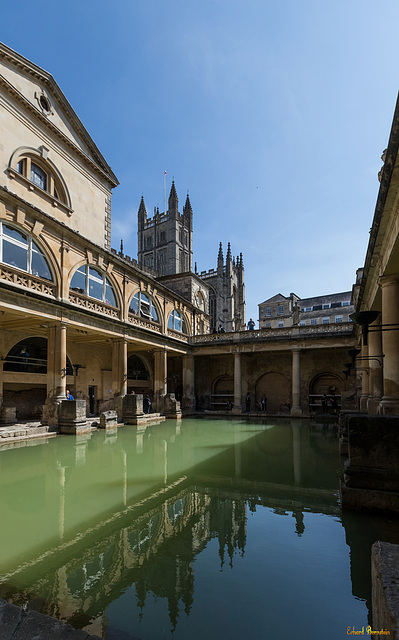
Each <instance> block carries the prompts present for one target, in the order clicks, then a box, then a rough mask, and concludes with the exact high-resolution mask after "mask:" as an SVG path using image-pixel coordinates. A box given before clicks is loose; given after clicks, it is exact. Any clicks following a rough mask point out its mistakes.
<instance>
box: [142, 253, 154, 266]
mask: <svg viewBox="0 0 399 640" xmlns="http://www.w3.org/2000/svg"><path fill="white" fill-rule="evenodd" d="M153 264H154V256H153V255H152V253H150V254H148V255H146V256H144V265H145V266H146V267H152V266H153Z"/></svg>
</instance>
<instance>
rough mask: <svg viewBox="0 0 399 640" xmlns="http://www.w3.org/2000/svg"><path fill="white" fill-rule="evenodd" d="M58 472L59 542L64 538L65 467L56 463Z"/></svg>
mask: <svg viewBox="0 0 399 640" xmlns="http://www.w3.org/2000/svg"><path fill="white" fill-rule="evenodd" d="M57 467H58V471H59V472H60V511H59V514H58V535H59V537H60V540H63V538H64V530H65V467H63V466H61V463H60V462H58V463H57Z"/></svg>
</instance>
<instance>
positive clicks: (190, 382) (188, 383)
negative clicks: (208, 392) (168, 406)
mask: <svg viewBox="0 0 399 640" xmlns="http://www.w3.org/2000/svg"><path fill="white" fill-rule="evenodd" d="M182 409H183V410H184V412H185V413H192V412H193V411H194V410H195V396H194V356H191V355H188V356H183V398H182Z"/></svg>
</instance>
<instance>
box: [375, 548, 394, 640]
mask: <svg viewBox="0 0 399 640" xmlns="http://www.w3.org/2000/svg"><path fill="white" fill-rule="evenodd" d="M371 587H372V628H373V630H374V631H381V630H384V631H389V632H390V634H389V637H390V638H392V639H394V638H398V632H399V545H397V544H390V543H388V542H380V541H378V542H375V543H374V544H373V546H372V549H371ZM379 637H381V636H379ZM384 637H386V634H385V636H384Z"/></svg>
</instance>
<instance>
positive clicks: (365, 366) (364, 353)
mask: <svg viewBox="0 0 399 640" xmlns="http://www.w3.org/2000/svg"><path fill="white" fill-rule="evenodd" d="M360 355H361V360H360V371H361V374H362V395H361V396H360V403H359V409H360V411H361V412H362V413H366V411H367V401H368V399H369V361H368V357H369V347H368V344H363V343H362V350H361V353H360Z"/></svg>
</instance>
